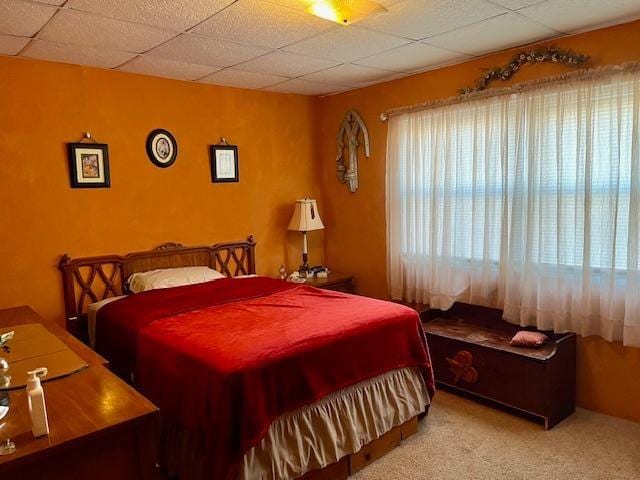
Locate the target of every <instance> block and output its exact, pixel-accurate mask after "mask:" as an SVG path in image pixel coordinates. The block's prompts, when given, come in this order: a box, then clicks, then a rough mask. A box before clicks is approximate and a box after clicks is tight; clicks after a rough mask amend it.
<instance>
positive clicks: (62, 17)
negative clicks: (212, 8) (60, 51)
mask: <svg viewBox="0 0 640 480" xmlns="http://www.w3.org/2000/svg"><path fill="white" fill-rule="evenodd" d="M174 35H175V34H174V33H171V32H167V31H164V30H159V29H157V28H154V27H148V26H146V25H139V24H135V23H129V22H122V21H120V20H114V19H111V18H104V17H99V16H96V15H92V14H89V13H84V12H79V11H76V10H60V12H58V14H57V15H56V16H55V17H54V18H53V19H52V20H51V22H49V23H48V24H47V26H46V27H45V28H44V29H43V30H42V32H41V33H40V35H39V38H42V39H43V40H49V41H51V42H59V43H72V44H75V45H86V46H90V47H105V48H110V49H113V50H126V51H129V52H136V53H142V52H145V51H147V50H149V49H150V48H153V47H155V46H156V45H158V44H160V43H162V42H164V41H166V40H169V39H170V38H171V37H173V36H174Z"/></svg>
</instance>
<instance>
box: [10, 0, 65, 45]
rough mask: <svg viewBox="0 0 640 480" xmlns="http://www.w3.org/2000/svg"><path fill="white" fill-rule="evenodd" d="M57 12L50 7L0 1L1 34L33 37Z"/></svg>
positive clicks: (15, 0) (14, 0)
mask: <svg viewBox="0 0 640 480" xmlns="http://www.w3.org/2000/svg"><path fill="white" fill-rule="evenodd" d="M56 12H57V9H56V8H55V7H52V6H49V5H39V4H35V3H26V2H22V1H19V0H0V34H5V35H15V36H18V37H32V36H34V35H35V34H36V33H38V31H39V30H40V29H41V28H42V27H44V26H45V24H46V23H47V22H48V21H49V20H50V19H51V17H53V14H54V13H56Z"/></svg>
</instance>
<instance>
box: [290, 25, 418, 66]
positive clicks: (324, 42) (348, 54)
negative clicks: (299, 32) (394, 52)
mask: <svg viewBox="0 0 640 480" xmlns="http://www.w3.org/2000/svg"><path fill="white" fill-rule="evenodd" d="M407 43H409V40H406V39H404V38H400V37H394V36H392V35H387V34H385V33H379V32H374V31H372V30H366V29H363V28H358V27H357V26H350V27H343V26H340V25H338V26H337V28H335V29H333V30H331V31H329V32H326V33H322V34H320V35H317V36H315V37H311V38H307V39H306V40H302V41H300V42H298V43H294V44H293V45H289V46H288V47H285V48H284V50H286V51H288V52H293V53H299V54H302V55H309V56H312V57H320V58H327V59H329V60H336V61H338V62H350V61H352V60H358V59H360V58H364V57H368V56H371V55H373V54H376V53H380V52H384V51H385V50H390V49H392V48H395V47H399V46H400V45H406V44H407Z"/></svg>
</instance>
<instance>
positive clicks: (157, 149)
mask: <svg viewBox="0 0 640 480" xmlns="http://www.w3.org/2000/svg"><path fill="white" fill-rule="evenodd" d="M147 155H148V156H149V159H150V160H151V162H152V163H153V164H154V165H155V166H156V167H160V168H167V167H170V166H171V165H173V162H175V161H176V158H177V156H178V144H177V143H176V139H175V138H174V137H173V135H171V132H168V131H167V130H163V129H161V128H158V129H156V130H154V131H152V132H151V133H150V134H149V136H148V137H147Z"/></svg>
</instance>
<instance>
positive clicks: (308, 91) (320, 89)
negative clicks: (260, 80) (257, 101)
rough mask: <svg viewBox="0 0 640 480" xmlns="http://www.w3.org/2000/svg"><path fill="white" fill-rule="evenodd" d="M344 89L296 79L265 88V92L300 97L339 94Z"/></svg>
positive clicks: (338, 86)
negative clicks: (297, 95)
mask: <svg viewBox="0 0 640 480" xmlns="http://www.w3.org/2000/svg"><path fill="white" fill-rule="evenodd" d="M344 89H345V87H343V86H340V85H328V84H326V83H316V82H307V81H305V80H299V79H297V78H294V79H293V80H288V81H286V82H283V83H279V84H277V85H273V86H272V87H268V88H265V90H268V91H270V92H280V93H297V94H300V95H326V94H327V93H334V92H339V91H342V90H344Z"/></svg>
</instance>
